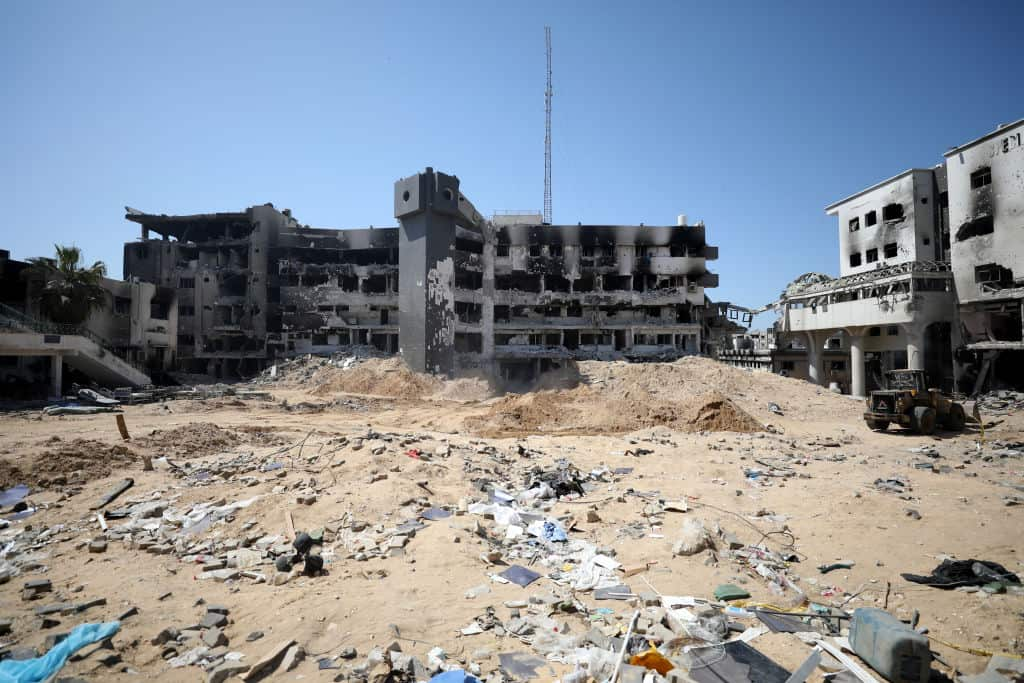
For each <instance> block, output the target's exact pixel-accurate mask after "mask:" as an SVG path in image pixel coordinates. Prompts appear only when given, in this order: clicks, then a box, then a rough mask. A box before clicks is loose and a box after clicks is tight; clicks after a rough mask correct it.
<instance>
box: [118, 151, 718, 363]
mask: <svg viewBox="0 0 1024 683" xmlns="http://www.w3.org/2000/svg"><path fill="white" fill-rule="evenodd" d="M394 213H395V217H396V218H397V219H398V223H399V227H397V228H370V229H358V230H326V229H320V228H310V227H308V226H304V225H301V224H300V223H299V222H298V221H296V220H295V219H294V218H293V217H292V216H291V215H290V212H289V211H278V210H276V209H275V208H273V206H271V205H265V206H257V207H252V208H250V209H247V210H245V211H241V212H236V213H218V214H200V215H193V216H164V215H155V214H145V213H142V212H138V211H134V210H129V211H128V214H127V216H126V218H127V219H128V220H130V221H133V222H136V223H138V224H139V225H140V226H141V228H142V234H141V239H140V240H139V241H136V242H129V243H128V244H126V245H125V275H126V277H128V276H131V277H137V278H140V279H143V280H146V281H151V282H154V283H156V284H159V285H164V286H170V287H176V288H177V294H178V340H177V349H178V359H179V365H180V367H181V368H182V369H184V370H190V371H194V372H204V373H209V374H213V375H215V376H246V375H250V374H253V373H255V372H256V371H258V370H259V369H260V368H262V367H264V366H265V365H267V364H268V363H270V362H272V361H273V359H275V358H280V357H287V356H291V355H295V354H300V353H329V352H331V351H333V350H335V349H337V348H339V347H342V346H345V345H348V344H369V345H373V346H376V347H377V348H378V349H380V350H382V351H386V352H395V353H398V352H401V353H402V355H403V357H404V358H405V360H406V362H407V363H408V364H409V365H410V367H412V368H413V369H415V370H418V371H423V372H432V373H436V374H451V373H454V372H456V371H458V370H461V369H464V368H484V369H486V370H488V371H492V372H496V373H499V374H501V375H503V376H505V377H506V378H509V379H514V378H517V377H520V376H529V375H532V374H535V373H536V372H538V371H542V370H544V369H546V368H548V367H551V366H555V365H558V364H560V363H561V362H563V361H566V360H570V359H583V358H632V359H638V360H642V359H664V358H674V357H678V356H680V355H684V354H688V353H700V352H702V351H703V350H704V348H705V336H706V335H705V330H706V325H707V321H706V320H705V309H706V301H707V300H706V296H705V288H708V287H715V286H717V284H718V282H717V276H716V275H714V274H712V273H709V272H708V271H707V266H706V262H707V261H708V260H712V259H715V258H717V255H718V254H717V251H718V250H717V248H716V247H713V246H709V245H708V244H707V242H706V238H705V227H704V225H703V224H698V225H670V226H644V225H635V226H602V225H547V224H543V223H542V222H541V220H540V217H539V215H522V214H520V215H503V216H495V217H494V218H493V219H485V218H484V217H483V216H482V215H480V213H479V212H478V211H477V210H476V209H475V208H474V207H473V205H472V203H471V202H470V201H469V199H467V198H466V197H465V196H464V195H463V194H462V193H461V191H460V182H459V179H458V178H457V177H455V176H452V175H447V174H444V173H439V172H435V171H434V170H433V169H430V168H428V169H426V171H424V172H423V173H417V174H415V175H413V176H410V177H408V178H404V179H401V180H399V181H398V182H397V183H396V184H395V206H394Z"/></svg>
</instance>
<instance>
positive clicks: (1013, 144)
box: [945, 119, 1024, 389]
mask: <svg viewBox="0 0 1024 683" xmlns="http://www.w3.org/2000/svg"><path fill="white" fill-rule="evenodd" d="M945 157H946V172H947V174H948V178H949V224H950V229H951V233H952V240H951V244H950V256H951V261H952V265H953V277H954V279H955V281H956V294H957V299H958V301H959V304H960V310H959V314H960V323H961V326H962V329H963V339H964V347H963V349H962V352H961V353H960V354H959V355H958V360H959V361H960V363H961V364H962V366H963V373H964V380H965V383H967V384H970V385H975V386H978V387H979V388H980V387H981V386H984V385H985V383H986V382H987V380H988V379H989V377H990V376H993V377H997V378H999V379H1000V380H1001V381H1004V382H1006V383H1008V384H1012V385H1014V386H1018V387H1020V386H1024V332H1022V330H1024V317H1022V315H1021V311H1022V307H1024V119H1022V120H1020V121H1017V122H1016V123H1013V124H1010V125H1007V126H1001V127H1000V128H998V129H997V130H995V131H993V132H991V133H989V134H988V135H984V136H982V137H980V138H978V139H977V140H973V141H971V142H968V143H967V144H964V145H961V146H959V147H956V148H954V149H951V150H950V151H948V152H946V155H945ZM965 388H966V389H970V386H967V387H965Z"/></svg>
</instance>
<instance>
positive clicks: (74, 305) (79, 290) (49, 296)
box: [24, 244, 107, 325]
mask: <svg viewBox="0 0 1024 683" xmlns="http://www.w3.org/2000/svg"><path fill="white" fill-rule="evenodd" d="M53 246H54V249H56V252H57V257H56V258H47V257H36V258H30V259H29V260H28V261H29V263H31V264H32V265H31V266H30V267H29V268H27V269H26V270H25V272H24V276H25V277H26V278H27V279H29V280H30V281H33V285H34V286H30V288H29V289H30V292H31V297H32V299H33V300H34V301H35V302H36V304H37V305H38V306H39V311H40V313H41V314H42V315H43V316H44V317H46V318H48V319H49V320H51V321H53V322H55V323H63V324H69V325H81V324H82V323H84V322H85V321H86V319H87V318H88V317H89V314H90V313H92V312H93V311H94V310H97V309H101V308H103V307H104V306H106V303H107V291H106V290H105V289H103V286H102V282H103V278H104V276H106V274H107V267H106V265H104V263H103V261H96V262H95V263H93V264H92V265H91V266H89V267H88V268H80V267H79V262H80V261H81V260H82V250H81V249H79V248H78V247H62V246H61V245H59V244H55V245H53Z"/></svg>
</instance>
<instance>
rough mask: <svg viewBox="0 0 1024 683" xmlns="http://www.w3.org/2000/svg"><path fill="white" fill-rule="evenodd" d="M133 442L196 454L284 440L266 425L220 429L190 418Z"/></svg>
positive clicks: (163, 452)
mask: <svg viewBox="0 0 1024 683" xmlns="http://www.w3.org/2000/svg"><path fill="white" fill-rule="evenodd" d="M136 443H137V444H138V445H139V446H141V447H144V448H147V449H153V450H156V451H160V455H171V456H177V457H200V456H206V455H212V454H214V453H219V452H222V451H226V450H229V449H231V448H234V447H235V446H238V445H239V444H249V445H253V446H280V445H282V444H284V443H285V439H283V438H282V437H281V436H280V435H279V434H278V433H277V432H275V431H272V430H271V429H269V428H266V427H259V426H245V427H238V428H237V429H224V428H222V427H219V426H217V425H215V424H213V423H212V422H190V423H189V424H187V425H183V426H181V427H175V428H173V429H154V430H153V431H151V432H150V433H149V434H148V435H146V436H143V437H139V438H138V439H137V440H136Z"/></svg>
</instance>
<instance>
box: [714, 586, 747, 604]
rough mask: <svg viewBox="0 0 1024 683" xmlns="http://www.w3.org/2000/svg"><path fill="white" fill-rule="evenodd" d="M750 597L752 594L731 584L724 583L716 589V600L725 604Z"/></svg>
mask: <svg viewBox="0 0 1024 683" xmlns="http://www.w3.org/2000/svg"><path fill="white" fill-rule="evenodd" d="M749 597H750V593H748V592H747V591H745V590H743V589H742V588H740V587H739V586H736V585H734V584H731V583H723V584H722V585H721V586H719V587H718V588H716V589H715V599H716V600H722V601H724V602H728V601H730V600H743V599H744V598H749Z"/></svg>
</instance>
